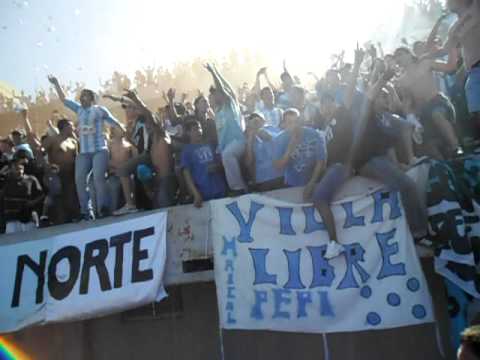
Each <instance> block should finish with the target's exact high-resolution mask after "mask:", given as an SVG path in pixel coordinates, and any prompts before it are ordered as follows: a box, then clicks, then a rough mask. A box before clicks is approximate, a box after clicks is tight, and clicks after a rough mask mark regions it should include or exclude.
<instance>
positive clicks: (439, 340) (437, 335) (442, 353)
mask: <svg viewBox="0 0 480 360" xmlns="http://www.w3.org/2000/svg"><path fill="white" fill-rule="evenodd" d="M435 338H436V341H437V349H438V352H439V353H440V356H441V357H442V359H445V351H444V350H443V343H442V335H441V334H440V327H439V326H438V321H435Z"/></svg>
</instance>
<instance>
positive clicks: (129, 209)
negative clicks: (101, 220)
mask: <svg viewBox="0 0 480 360" xmlns="http://www.w3.org/2000/svg"><path fill="white" fill-rule="evenodd" d="M137 211H138V209H137V208H136V207H135V206H131V205H125V206H123V207H121V208H120V209H118V210H115V211H114V212H113V215H115V216H118V215H126V214H131V213H134V212H137Z"/></svg>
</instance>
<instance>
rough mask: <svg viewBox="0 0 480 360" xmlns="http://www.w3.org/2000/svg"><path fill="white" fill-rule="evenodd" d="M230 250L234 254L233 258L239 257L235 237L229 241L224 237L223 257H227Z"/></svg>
mask: <svg viewBox="0 0 480 360" xmlns="http://www.w3.org/2000/svg"><path fill="white" fill-rule="evenodd" d="M229 250H230V251H231V252H232V255H233V257H237V246H236V242H235V238H234V237H233V238H232V239H231V240H228V239H227V238H226V237H225V236H223V249H222V255H227V252H228V251H229Z"/></svg>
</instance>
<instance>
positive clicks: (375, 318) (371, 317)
mask: <svg viewBox="0 0 480 360" xmlns="http://www.w3.org/2000/svg"><path fill="white" fill-rule="evenodd" d="M381 322H382V318H381V317H380V315H378V314H377V313H376V312H369V313H368V314H367V323H368V324H369V325H373V326H376V325H378V324H380V323H381Z"/></svg>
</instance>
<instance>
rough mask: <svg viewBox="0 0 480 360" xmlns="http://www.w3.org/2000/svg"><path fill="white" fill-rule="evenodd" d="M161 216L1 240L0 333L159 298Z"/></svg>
mask: <svg viewBox="0 0 480 360" xmlns="http://www.w3.org/2000/svg"><path fill="white" fill-rule="evenodd" d="M166 218H167V214H166V213H156V214H153V215H148V216H143V217H138V218H135V219H131V220H124V221H121V220H120V221H118V222H116V223H114V224H110V225H104V226H98V227H92V228H90V229H85V230H81V231H76V232H71V233H66V234H62V235H59V236H52V237H50V238H45V239H40V240H36V241H25V242H20V243H12V244H8V243H7V244H3V245H2V244H1V243H0V274H1V276H2V280H1V282H0V289H1V296H0V333H3V332H11V331H16V330H19V329H21V328H23V327H26V326H29V325H33V324H46V323H51V322H58V321H70V320H79V319H87V318H91V317H96V316H100V315H105V314H109V313H113V312H118V311H123V310H126V309H129V308H132V307H138V306H141V305H144V304H146V303H149V302H153V301H155V300H157V301H159V300H161V299H162V298H164V297H165V296H166V293H165V290H164V288H163V273H164V268H165V257H166V241H165V235H166V222H167V221H166V220H167V219H166ZM88 225H89V223H85V226H88Z"/></svg>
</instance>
